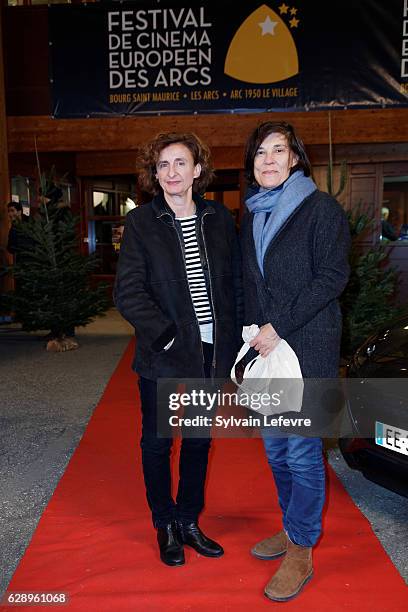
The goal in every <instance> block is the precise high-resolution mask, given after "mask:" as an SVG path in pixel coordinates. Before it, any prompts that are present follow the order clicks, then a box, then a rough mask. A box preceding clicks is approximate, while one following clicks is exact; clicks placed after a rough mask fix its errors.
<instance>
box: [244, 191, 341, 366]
mask: <svg viewBox="0 0 408 612" xmlns="http://www.w3.org/2000/svg"><path fill="white" fill-rule="evenodd" d="M252 222H253V214H252V213H248V214H246V215H245V217H244V219H243V223H242V254H243V276H244V293H245V322H246V324H247V325H250V324H252V323H257V324H258V325H259V326H261V325H264V324H265V323H271V324H272V325H273V327H274V328H275V330H276V331H277V333H278V334H279V336H280V337H281V338H284V339H285V340H286V341H287V342H288V343H289V344H290V346H291V347H292V348H293V350H294V351H295V353H296V354H297V357H298V359H299V362H300V367H301V369H302V373H303V376H304V377H312V378H322V377H323V378H325V377H327V378H332V377H333V378H335V377H337V376H338V366H339V357H340V339H341V329H342V317H341V311H340V306H339V302H338V298H339V296H340V294H341V293H342V291H343V289H344V288H345V286H346V284H347V281H348V277H349V262H348V255H349V249H350V231H349V225H348V221H347V218H346V215H345V213H344V211H343V209H342V207H341V206H340V204H338V202H337V201H336V200H335V199H334V198H332V197H331V196H329V195H328V194H326V193H323V192H321V191H315V192H313V193H312V194H311V195H310V196H308V197H307V198H305V200H304V201H303V202H302V204H301V205H300V206H299V207H298V208H296V210H295V211H294V212H293V213H292V215H291V216H290V217H289V218H288V220H287V221H286V222H285V223H284V225H283V227H282V228H281V229H280V230H279V232H278V233H277V234H276V236H275V237H274V238H273V240H272V241H271V243H270V244H269V246H268V249H267V251H266V253H265V257H264V277H262V274H261V272H260V270H259V266H258V263H257V259H256V252H255V244H254V239H253V235H252Z"/></svg>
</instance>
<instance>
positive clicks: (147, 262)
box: [114, 195, 242, 380]
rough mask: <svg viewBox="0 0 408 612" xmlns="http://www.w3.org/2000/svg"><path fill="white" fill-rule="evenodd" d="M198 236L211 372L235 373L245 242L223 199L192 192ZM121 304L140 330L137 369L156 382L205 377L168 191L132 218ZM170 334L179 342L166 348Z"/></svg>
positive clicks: (122, 263) (122, 265) (119, 279)
mask: <svg viewBox="0 0 408 612" xmlns="http://www.w3.org/2000/svg"><path fill="white" fill-rule="evenodd" d="M194 200H195V202H196V206H197V216H198V227H199V228H200V231H199V232H198V236H197V237H198V241H199V245H200V252H201V253H202V265H203V269H204V273H205V275H206V277H207V279H208V285H209V297H210V300H211V303H212V309H213V317H214V360H213V376H215V377H220V378H223V377H225V376H227V375H228V374H229V371H230V368H231V366H232V363H233V361H234V359H235V356H236V351H237V347H238V343H239V332H240V325H241V324H242V315H240V312H242V289H241V280H240V275H241V269H240V256H239V246H238V241H237V237H236V232H235V226H234V221H233V218H232V215H231V214H230V213H229V211H228V210H227V209H226V208H224V206H222V205H221V204H218V203H217V202H213V201H206V200H203V199H202V198H200V197H198V196H194ZM114 298H115V303H116V306H117V308H118V310H119V311H120V313H121V314H122V315H123V316H124V317H125V319H127V320H128V321H129V323H131V324H132V325H133V326H134V328H135V333H136V336H137V346H136V355H135V361H134V364H133V367H134V369H135V370H136V371H137V372H138V373H139V374H140V375H141V376H143V377H145V378H149V379H151V380H156V379H157V378H159V377H168V378H178V377H183V378H198V377H201V376H203V375H204V372H203V356H202V347H201V337H200V330H199V326H198V322H197V318H196V315H195V311H194V307H193V303H192V300H191V295H190V290H189V286H188V282H187V274H186V268H185V264H184V252H183V245H182V240H181V238H180V236H179V234H178V232H177V229H176V224H175V221H174V214H173V212H172V211H171V209H170V208H169V207H168V206H167V204H166V202H165V200H164V197H163V196H162V195H159V196H156V197H155V198H154V199H153V201H152V202H150V203H149V204H145V205H142V206H140V207H138V208H136V209H134V210H132V211H131V212H130V213H129V214H128V215H127V218H126V225H125V231H124V234H123V239H122V243H121V248H120V256H119V263H118V271H117V275H116V282H115V290H114ZM172 338H175V341H174V343H173V345H172V346H171V347H170V348H169V349H168V350H167V351H165V350H164V348H163V347H165V346H166V345H167V344H168V343H169V342H170V340H171V339H172Z"/></svg>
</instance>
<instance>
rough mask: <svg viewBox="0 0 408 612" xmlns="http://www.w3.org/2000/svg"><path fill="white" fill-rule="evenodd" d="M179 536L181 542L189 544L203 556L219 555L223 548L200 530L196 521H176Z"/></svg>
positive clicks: (221, 553) (222, 552)
mask: <svg viewBox="0 0 408 612" xmlns="http://www.w3.org/2000/svg"><path fill="white" fill-rule="evenodd" d="M177 530H178V533H179V538H180V540H181V542H182V543H183V544H187V546H191V548H194V550H196V551H197V552H198V553H200V555H203V556H204V557H221V555H223V554H224V549H223V548H222V546H220V545H219V544H218V543H217V542H214V540H210V538H207V536H206V535H205V534H204V533H203V532H202V531H201V529H200V528H199V526H198V524H197V523H189V524H186V525H185V524H183V523H179V522H178V521H177Z"/></svg>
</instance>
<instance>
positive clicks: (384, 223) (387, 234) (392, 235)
mask: <svg viewBox="0 0 408 612" xmlns="http://www.w3.org/2000/svg"><path fill="white" fill-rule="evenodd" d="M389 216H390V209H389V208H387V207H386V206H383V207H382V208H381V238H386V239H387V240H392V241H394V240H398V236H397V232H396V231H395V229H394V226H393V225H392V224H391V223H390V221H389Z"/></svg>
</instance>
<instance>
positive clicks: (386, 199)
mask: <svg viewBox="0 0 408 612" xmlns="http://www.w3.org/2000/svg"><path fill="white" fill-rule="evenodd" d="M381 241H382V242H392V243H395V244H398V245H402V246H408V176H389V177H384V192H383V200H382V207H381Z"/></svg>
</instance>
